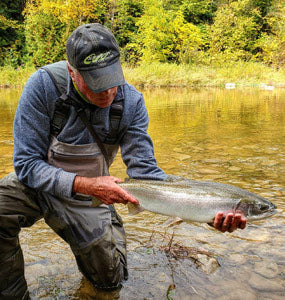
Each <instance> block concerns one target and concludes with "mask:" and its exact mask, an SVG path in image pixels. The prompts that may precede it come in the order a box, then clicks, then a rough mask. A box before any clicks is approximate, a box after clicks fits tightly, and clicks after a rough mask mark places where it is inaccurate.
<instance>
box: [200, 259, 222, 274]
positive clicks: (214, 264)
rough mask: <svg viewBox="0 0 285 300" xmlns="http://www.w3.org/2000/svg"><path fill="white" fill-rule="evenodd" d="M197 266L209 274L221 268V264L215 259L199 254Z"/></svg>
mask: <svg viewBox="0 0 285 300" xmlns="http://www.w3.org/2000/svg"><path fill="white" fill-rule="evenodd" d="M197 260H198V261H197V262H196V264H197V265H199V267H200V268H201V269H202V270H203V271H204V272H205V273H207V274H211V273H214V272H215V271H216V270H217V269H218V268H219V266H220V265H219V263H218V261H217V260H216V259H215V258H214V257H209V256H208V255H204V254H197Z"/></svg>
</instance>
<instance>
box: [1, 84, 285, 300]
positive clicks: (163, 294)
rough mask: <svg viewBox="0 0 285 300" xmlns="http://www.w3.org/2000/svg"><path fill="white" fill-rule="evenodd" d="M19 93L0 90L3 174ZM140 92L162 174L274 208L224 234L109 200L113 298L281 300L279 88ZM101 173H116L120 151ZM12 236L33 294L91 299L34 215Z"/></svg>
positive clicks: (283, 103) (66, 254) (284, 174)
mask: <svg viewBox="0 0 285 300" xmlns="http://www.w3.org/2000/svg"><path fill="white" fill-rule="evenodd" d="M20 92H21V91H20V90H19V89H16V90H13V89H2V90H0V117H1V123H0V176H4V175H5V174H7V173H9V172H11V171H12V170H13V167H12V151H13V139H12V125H13V124H12V122H13V117H14V113H15V110H16V105H17V101H18V98H19V95H20ZM144 95H145V100H146V105H147V108H148V110H149V117H150V126H149V133H150V135H151V137H152V139H153V142H154V146H155V154H156V158H157V161H158V164H159V166H160V167H162V168H163V169H164V170H165V172H166V173H168V174H175V175H180V176H184V177H188V178H191V179H195V180H210V181H213V180H214V181H218V182H222V183H229V184H233V185H237V186H239V187H242V188H244V189H247V190H249V191H251V192H254V193H257V194H259V195H261V196H263V197H265V198H268V199H269V200H271V201H272V202H273V203H274V204H276V205H277V206H278V208H279V209H280V211H281V212H280V213H279V214H277V215H275V216H273V217H271V218H269V219H265V220H262V221H258V222H255V223H251V224H248V226H247V228H246V229H245V230H237V231H235V232H234V233H231V234H230V233H220V232H218V231H216V230H214V229H212V228H211V227H209V226H208V225H206V224H197V223H191V222H184V223H181V224H177V225H175V226H172V227H167V226H166V222H167V220H168V217H165V216H161V215H155V214H153V213H149V212H144V213H142V214H140V215H137V216H129V215H128V213H127V209H126V207H124V206H123V205H117V206H116V208H117V210H118V211H119V213H120V214H121V216H122V217H123V220H124V223H125V229H126V232H127V239H128V253H129V256H128V259H129V273H130V274H129V280H128V281H127V282H126V284H125V286H124V288H123V289H122V291H121V293H120V296H121V297H120V299H128V300H129V299H166V298H167V297H168V299H284V297H285V235H284V229H285V216H284V208H285V184H284V183H285V90H283V89H275V90H274V91H263V90H259V89H244V90H242V89H235V90H224V89H204V90H193V89H169V90H168V89H154V90H145V91H144ZM111 173H112V175H115V176H118V177H121V178H125V177H126V173H125V167H124V165H123V163H122V161H121V159H120V157H117V158H116V160H115V162H114V164H113V166H112V168H111ZM20 239H21V244H22V248H23V251H24V256H25V263H26V278H27V281H28V284H29V289H30V291H31V296H32V298H33V299H92V297H93V296H94V293H95V292H94V291H93V290H92V288H91V287H90V286H89V285H88V283H86V282H85V281H84V280H82V276H81V274H80V273H79V272H78V270H77V267H76V263H75V260H74V258H73V256H72V254H71V252H70V250H69V247H68V246H67V245H66V244H65V243H64V242H63V241H62V240H60V239H59V238H58V237H57V236H56V235H55V234H54V233H53V232H52V231H51V230H50V229H49V228H48V227H47V226H46V225H45V224H44V222H43V221H40V222H38V223H37V224H35V225H34V226H33V227H31V228H27V229H23V230H22V232H21V236H20ZM179 246H182V247H184V250H185V249H186V250H187V249H190V248H191V249H192V250H193V251H194V252H195V251H200V254H198V255H199V256H198V262H199V261H200V262H202V263H203V264H201V263H200V264H197V260H195V259H196V258H197V256H195V255H190V256H188V257H187V258H180V257H179V256H178V255H175V254H177V252H175V250H176V249H178V248H179ZM187 247H188V248H187ZM167 250H171V251H170V252H169V251H168V252H167ZM203 251H208V252H209V253H210V254H209V255H205V254H203ZM167 253H168V254H169V253H170V255H167ZM171 254H172V255H171ZM213 261H215V262H218V264H219V266H218V267H217V265H215V264H214V265H213V264H211V262H213ZM213 266H214V268H212V267H213ZM215 266H216V267H215Z"/></svg>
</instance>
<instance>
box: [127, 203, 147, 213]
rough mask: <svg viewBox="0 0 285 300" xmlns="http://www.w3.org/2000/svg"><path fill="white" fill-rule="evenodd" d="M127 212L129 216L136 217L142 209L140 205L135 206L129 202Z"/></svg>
mask: <svg viewBox="0 0 285 300" xmlns="http://www.w3.org/2000/svg"><path fill="white" fill-rule="evenodd" d="M128 210H129V215H137V214H139V213H140V212H142V211H144V208H143V207H142V206H140V205H136V204H133V203H131V202H128Z"/></svg>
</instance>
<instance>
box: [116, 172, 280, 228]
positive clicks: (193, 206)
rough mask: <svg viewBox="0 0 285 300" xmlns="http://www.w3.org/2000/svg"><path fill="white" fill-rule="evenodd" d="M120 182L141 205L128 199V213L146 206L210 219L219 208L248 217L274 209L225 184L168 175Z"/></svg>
mask: <svg viewBox="0 0 285 300" xmlns="http://www.w3.org/2000/svg"><path fill="white" fill-rule="evenodd" d="M119 185H120V186H121V187H122V188H124V189H126V190H127V191H128V192H129V193H130V194H132V195H133V196H134V197H135V198H137V199H138V200H139V202H140V205H134V204H131V203H128V206H129V212H130V214H136V213H138V212H140V211H142V210H144V209H146V210H149V211H152V212H154V213H158V214H162V215H167V216H173V217H179V218H181V219H182V220H188V221H194V222H206V223H209V222H212V221H213V219H214V217H215V215H216V214H217V213H218V212H234V213H236V212H241V213H243V214H244V215H245V217H246V218H247V220H249V221H251V220H259V219H263V218H267V217H269V216H271V215H273V214H275V213H276V212H277V211H276V206H275V205H274V204H273V203H271V202H270V201H268V200H266V199H264V198H262V197H260V196H258V195H256V194H254V193H251V192H248V191H246V190H243V189H241V188H238V187H235V186H232V185H228V184H222V183H216V182H203V181H193V180H189V179H186V178H183V177H176V176H169V177H168V179H167V180H165V181H156V180H135V179H129V180H127V181H125V182H123V183H120V184H119Z"/></svg>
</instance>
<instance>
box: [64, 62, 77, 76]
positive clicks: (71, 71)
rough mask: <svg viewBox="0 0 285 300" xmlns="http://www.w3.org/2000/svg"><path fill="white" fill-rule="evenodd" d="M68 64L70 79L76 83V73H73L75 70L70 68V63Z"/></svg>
mask: <svg viewBox="0 0 285 300" xmlns="http://www.w3.org/2000/svg"><path fill="white" fill-rule="evenodd" d="M66 64H67V70H68V73H69V75H70V77H71V79H72V81H74V78H75V74H74V71H73V70H72V69H71V68H70V66H69V63H68V62H66Z"/></svg>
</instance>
